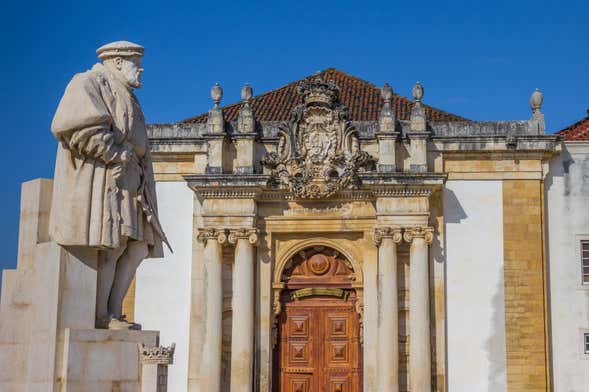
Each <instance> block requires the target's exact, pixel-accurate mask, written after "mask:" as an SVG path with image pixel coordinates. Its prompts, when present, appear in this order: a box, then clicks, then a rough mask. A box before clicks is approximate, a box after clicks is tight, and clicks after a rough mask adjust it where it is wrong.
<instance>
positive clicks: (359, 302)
mask: <svg viewBox="0 0 589 392" xmlns="http://www.w3.org/2000/svg"><path fill="white" fill-rule="evenodd" d="M312 247H326V248H330V249H332V250H334V251H336V252H339V254H341V255H342V256H344V258H345V260H346V261H347V262H348V263H349V267H350V269H351V270H352V271H353V279H352V284H351V287H350V289H352V290H354V291H355V292H356V312H357V313H358V319H359V323H360V325H359V326H360V339H361V341H362V337H363V313H364V275H363V272H362V265H361V264H360V263H359V261H358V259H359V257H358V256H357V255H355V254H353V253H352V252H351V251H349V250H347V249H345V247H343V246H342V244H341V243H340V242H339V241H335V240H333V239H329V238H324V237H315V238H310V239H304V240H301V241H297V242H296V243H295V244H294V245H292V246H290V247H289V248H288V249H286V250H285V251H284V252H282V254H281V255H278V256H277V258H276V263H275V265H274V273H273V275H272V320H271V324H270V325H271V328H272V331H271V336H272V348H274V347H275V345H276V343H277V336H278V320H279V318H280V313H281V311H282V305H281V294H282V291H283V290H284V289H285V288H286V284H285V282H284V281H283V275H284V272H285V270H286V269H287V268H288V267H289V263H291V260H292V258H293V257H294V256H295V255H296V254H297V253H299V252H301V251H304V250H305V249H309V248H312Z"/></svg>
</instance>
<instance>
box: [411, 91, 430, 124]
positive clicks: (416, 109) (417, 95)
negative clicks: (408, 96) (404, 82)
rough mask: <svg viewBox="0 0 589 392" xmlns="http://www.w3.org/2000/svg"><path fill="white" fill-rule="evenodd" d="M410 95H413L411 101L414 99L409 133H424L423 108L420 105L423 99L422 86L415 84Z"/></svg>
mask: <svg viewBox="0 0 589 392" xmlns="http://www.w3.org/2000/svg"><path fill="white" fill-rule="evenodd" d="M411 93H412V94H413V99H415V105H413V108H412V109H411V132H426V131H427V125H426V118H425V108H424V107H423V105H422V103H421V100H422V99H423V86H422V85H421V83H420V82H417V83H415V85H414V86H413V89H411Z"/></svg>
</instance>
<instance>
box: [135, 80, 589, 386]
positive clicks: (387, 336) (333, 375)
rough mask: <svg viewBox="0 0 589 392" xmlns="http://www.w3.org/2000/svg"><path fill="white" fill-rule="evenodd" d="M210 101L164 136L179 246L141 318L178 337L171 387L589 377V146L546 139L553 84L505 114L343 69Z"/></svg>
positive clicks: (164, 170) (148, 290)
mask: <svg viewBox="0 0 589 392" xmlns="http://www.w3.org/2000/svg"><path fill="white" fill-rule="evenodd" d="M211 93H212V98H213V102H214V105H213V107H212V109H210V110H209V112H208V113H206V114H204V115H201V116H198V117H194V118H191V119H188V120H186V121H183V122H179V123H174V124H152V125H151V126H150V140H151V145H152V152H153V156H154V170H155V173H156V180H157V181H158V198H159V200H160V205H161V206H160V214H161V215H162V221H163V224H164V225H165V227H166V229H167V230H168V231H169V232H170V234H169V236H170V238H171V241H172V242H173V243H174V247H175V253H174V254H170V255H167V256H166V260H164V261H161V262H160V261H148V262H146V263H144V264H143V265H142V267H140V269H139V271H138V274H137V278H136V287H135V288H134V289H133V292H131V293H130V297H129V298H128V302H127V309H128V311H127V313H132V314H134V316H135V319H137V320H139V321H141V322H143V324H144V327H148V328H153V329H159V330H160V331H161V334H162V338H163V339H164V340H166V339H169V340H170V341H175V342H176V343H177V349H176V350H177V351H176V364H175V365H174V367H173V368H171V369H170V374H171V377H170V382H171V387H172V385H176V388H177V389H175V388H174V387H172V390H185V388H187V390H189V391H217V390H219V391H220V390H227V391H229V390H230V391H237V390H239V391H242V390H243V391H246V390H255V391H278V390H280V391H315V390H323V389H321V388H326V389H325V390H329V391H361V390H363V391H395V390H400V391H407V390H411V391H429V390H436V391H445V390H449V391H462V390H465V391H466V390H472V389H473V388H474V389H476V390H480V391H483V390H485V391H501V390H509V391H546V390H551V389H552V388H555V390H575V391H577V390H578V391H581V390H584V389H586V388H588V387H589V380H588V379H587V376H586V374H588V371H589V368H588V367H587V366H589V362H587V361H586V359H587V358H589V356H587V354H586V352H585V351H584V350H589V347H585V346H584V341H583V339H584V338H585V336H589V335H584V334H583V331H584V330H583V328H589V316H588V310H587V308H586V302H585V301H586V300H587V298H588V297H587V296H588V294H589V291H587V286H585V285H584V284H583V283H587V282H584V281H583V277H582V272H583V264H582V263H583V262H582V259H583V256H585V257H586V256H589V254H586V253H587V251H588V250H587V249H585V248H583V246H585V245H584V244H585V241H586V240H587V239H589V237H587V234H588V233H589V219H588V218H587V213H586V212H585V209H584V208H583V207H582V206H583V205H584V206H587V205H588V204H587V201H588V197H589V188H588V185H587V182H588V180H587V172H588V168H587V162H588V160H587V156H588V149H587V143H586V142H584V141H576V142H566V141H563V135H557V134H547V133H546V131H545V126H544V117H543V114H542V113H541V110H540V108H541V104H542V95H541V94H540V93H539V92H535V93H534V94H533V95H532V98H531V99H530V105H531V108H532V115H531V119H530V120H526V121H499V122H476V121H470V120H467V119H465V118H462V117H459V116H456V115H453V114H449V113H446V112H443V111H440V110H437V109H435V108H432V107H430V106H427V105H425V104H424V103H422V99H423V95H424V94H423V87H422V86H421V85H420V84H416V86H415V87H414V88H413V91H412V95H413V100H409V99H407V98H404V97H402V96H400V95H397V94H396V93H393V91H392V89H391V88H390V87H388V86H385V87H383V88H379V87H376V86H375V85H373V84H371V83H368V82H365V81H363V80H361V79H359V78H356V77H354V76H351V75H348V74H346V73H344V72H341V71H339V70H335V69H327V70H325V71H322V72H320V73H317V74H315V75H312V76H309V77H307V78H305V79H302V80H301V81H298V82H294V83H290V84H288V85H286V86H284V87H281V88H279V89H276V90H272V91H270V92H267V93H265V94H262V95H259V96H255V97H253V96H252V91H251V88H249V87H248V86H246V87H244V89H243V91H242V98H243V100H242V102H239V103H236V104H232V105H228V106H225V107H221V106H220V104H219V102H220V100H221V97H222V90H221V88H220V86H215V87H214V88H213V89H212V91H211ZM564 136H566V135H564ZM571 144H572V145H573V146H572V147H571ZM569 150H574V151H575V152H574V154H576V155H575V156H576V159H568V160H566V159H565V161H566V162H565V163H564V166H563V161H562V160H563V156H564V155H567V156H569V157H570V156H571V155H570V153H569V152H568V151H569ZM563 151H564V152H563ZM563 167H566V168H567V169H566V170H569V171H571V172H575V174H574V176H575V177H574V178H573V181H572V183H571V182H570V181H569V172H567V173H564V172H563V169H562V168H563ZM565 183H566V184H565ZM567 184H568V185H567ZM565 186H568V187H570V188H569V189H568V190H565V189H564V187H565ZM571 189H573V191H572V192H571ZM571 205H572V206H573V207H572V208H571ZM563 206H565V207H563ZM563 208H565V209H566V211H568V214H569V216H567V215H565V214H563ZM585 208H586V207H585ZM569 218H570V219H569ZM572 221H574V224H573V223H572ZM557 238H558V240H557ZM551 241H554V242H551ZM583 249H585V253H583ZM587 264H589V262H587ZM586 269H588V270H589V265H588V267H586ZM585 272H589V271H585ZM563 275H566V277H567V279H568V281H567V280H566V279H563ZM551 279H556V281H555V282H551ZM131 297H133V298H131ZM555 307H557V309H555ZM164 309H165V311H164ZM556 315H558V316H556ZM586 331H587V332H589V329H587V330H586ZM588 342H589V341H588ZM571 350H572V352H571ZM571 375H573V376H571Z"/></svg>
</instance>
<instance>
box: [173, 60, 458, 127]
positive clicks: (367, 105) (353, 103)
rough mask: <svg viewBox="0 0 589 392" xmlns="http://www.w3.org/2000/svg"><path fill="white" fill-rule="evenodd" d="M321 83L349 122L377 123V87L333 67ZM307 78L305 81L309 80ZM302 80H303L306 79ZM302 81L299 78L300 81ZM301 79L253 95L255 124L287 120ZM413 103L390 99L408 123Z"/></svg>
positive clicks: (436, 117)
mask: <svg viewBox="0 0 589 392" xmlns="http://www.w3.org/2000/svg"><path fill="white" fill-rule="evenodd" d="M319 74H320V75H321V77H322V78H323V79H324V80H333V81H334V82H335V84H337V86H338V87H339V88H340V91H341V96H340V101H341V102H342V103H343V104H344V105H346V106H347V107H348V113H349V117H350V120H353V121H376V120H378V117H379V113H380V109H381V107H382V98H381V96H380V87H378V86H375V85H374V84H372V83H370V82H367V81H365V80H362V79H360V78H357V77H355V76H352V75H349V74H347V73H345V72H342V71H339V70H337V69H334V68H328V69H326V70H324V71H321V72H320V73H319ZM311 76H314V75H310V76H308V77H307V78H310V77H311ZM307 78H305V79H307ZM301 80H302V79H301ZM299 82H300V80H297V81H295V82H292V83H289V84H287V85H286V86H282V87H280V88H277V89H275V90H271V91H268V92H266V93H264V94H261V95H258V96H254V97H253V98H252V100H251V101H250V104H251V105H252V107H253V109H254V113H255V115H256V119H257V120H258V121H287V120H288V119H289V118H290V113H291V112H292V110H293V109H294V107H295V106H296V105H297V104H299V103H300V99H301V98H300V96H299V95H298V94H297V90H296V87H297V84H298V83H299ZM413 104H414V103H413V101H411V100H410V99H408V98H405V97H402V96H400V95H396V94H395V95H394V96H393V105H394V108H395V110H396V112H397V118H398V119H400V120H409V116H410V113H411V108H412V107H413ZM424 106H425V112H426V116H427V118H428V120H430V121H469V120H467V119H466V118H464V117H460V116H457V115H454V114H451V113H447V112H444V111H442V110H439V109H436V108H432V107H430V106H427V105H424ZM240 107H241V103H239V102H238V103H234V104H230V105H227V106H225V107H224V108H223V113H224V115H225V120H226V121H229V122H231V121H234V120H236V119H237V115H238V112H239V109H240ZM207 117H208V114H207V113H204V114H201V115H199V116H196V117H191V118H189V119H186V120H184V121H182V122H184V123H205V122H206V121H207Z"/></svg>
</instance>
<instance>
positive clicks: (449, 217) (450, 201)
mask: <svg viewBox="0 0 589 392" xmlns="http://www.w3.org/2000/svg"><path fill="white" fill-rule="evenodd" d="M466 218H468V216H467V215H466V212H465V211H464V209H463V208H462V206H461V205H460V202H459V201H458V198H457V197H456V195H455V194H454V192H453V191H452V190H451V189H448V188H445V189H444V221H445V222H446V223H460V221H462V220H464V219H466Z"/></svg>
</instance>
